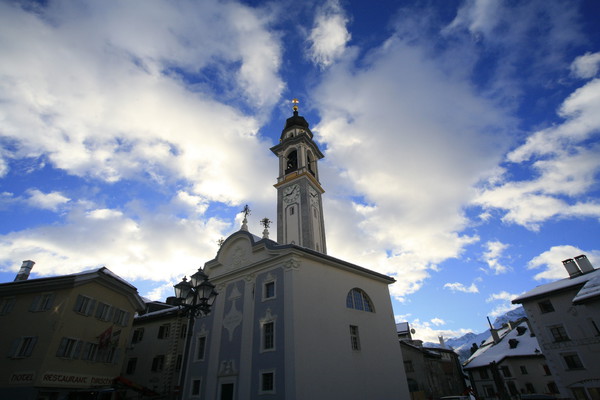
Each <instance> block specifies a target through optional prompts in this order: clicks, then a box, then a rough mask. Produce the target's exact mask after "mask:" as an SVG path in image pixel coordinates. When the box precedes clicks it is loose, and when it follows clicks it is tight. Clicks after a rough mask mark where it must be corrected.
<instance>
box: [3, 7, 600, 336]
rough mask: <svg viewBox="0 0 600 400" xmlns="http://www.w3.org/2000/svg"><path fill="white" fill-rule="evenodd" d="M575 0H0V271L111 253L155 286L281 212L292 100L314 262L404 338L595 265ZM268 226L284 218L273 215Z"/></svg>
mask: <svg viewBox="0 0 600 400" xmlns="http://www.w3.org/2000/svg"><path fill="white" fill-rule="evenodd" d="M599 17H600V9H599V7H598V4H597V2H595V1H592V0H589V1H571V0H569V1H552V2H548V1H543V0H529V1H520V2H513V1H493V2H490V1H479V0H468V1H430V2H423V1H377V2H371V1H341V0H340V1H333V0H331V1H315V2H313V1H303V2H297V1H296V2H294V1H276V2H266V1H211V0H205V1H202V2H196V1H177V2H172V1H149V2H141V1H111V2H104V1H78V2H73V1H44V2H18V1H2V2H0V54H1V55H2V56H1V58H0V145H1V146H0V221H1V222H0V281H2V282H7V281H11V280H12V279H13V278H14V275H15V273H16V271H17V270H18V268H19V266H20V264H21V261H22V260H26V259H31V260H34V261H35V262H36V265H35V267H34V270H33V274H32V277H42V276H48V275H56V274H66V273H72V272H78V271H81V270H84V269H89V268H93V267H97V266H103V265H105V266H107V267H108V268H109V269H111V270H112V271H114V272H115V273H117V274H119V275H120V276H122V277H123V278H125V279H128V280H129V281H131V282H132V283H134V284H135V285H136V286H137V287H138V289H139V291H140V293H141V294H142V295H144V296H147V297H150V298H154V299H164V298H165V297H166V296H169V295H171V293H172V285H173V284H174V283H176V282H178V281H179V280H180V279H181V277H182V276H183V275H189V274H190V273H193V272H194V271H195V270H196V269H197V267H199V266H202V265H203V264H204V263H205V262H206V261H208V260H210V259H212V258H213V257H214V255H215V254H216V251H217V248H218V245H217V241H218V240H219V239H220V238H222V237H227V236H228V235H229V234H231V233H233V232H235V231H236V230H238V229H239V227H240V224H241V216H240V214H239V212H240V211H241V209H242V207H243V205H244V204H246V203H247V204H249V205H250V208H251V209H252V215H251V217H250V221H249V226H250V230H251V231H252V232H254V233H255V234H260V233H261V232H262V227H261V226H260V225H259V221H260V219H262V218H263V217H268V218H270V219H272V220H273V219H275V216H276V215H275V207H276V198H275V195H276V193H275V189H274V188H273V184H274V183H275V182H276V177H277V172H278V170H277V165H278V164H277V159H276V158H275V156H274V155H273V154H272V153H271V152H270V151H269V148H270V147H271V146H272V145H274V144H275V143H276V142H277V140H278V138H279V135H280V133H281V129H282V128H283V124H284V122H285V119H286V118H288V117H289V116H290V115H291V103H290V100H291V99H292V98H298V99H299V100H300V104H299V105H300V114H301V115H304V116H305V118H306V119H307V120H308V121H309V122H310V124H311V129H312V131H313V133H314V134H315V139H316V140H317V141H318V143H319V146H320V147H321V149H322V150H323V152H324V154H325V159H323V160H322V161H321V165H320V175H321V176H320V177H321V183H322V185H323V187H324V188H325V190H326V193H325V195H324V208H325V226H326V234H327V242H328V243H327V247H328V253H329V254H330V255H332V256H334V257H338V258H341V259H344V260H347V261H349V262H353V263H356V264H359V265H361V266H364V267H367V268H371V269H374V270H377V271H379V272H382V273H386V274H389V275H391V276H394V277H395V278H396V279H397V283H396V284H394V285H393V286H391V287H390V291H391V293H392V296H393V305H394V312H395V314H396V318H397V320H398V321H403V320H407V321H409V322H410V323H411V324H412V325H413V327H415V329H416V330H417V332H418V333H417V335H416V336H418V337H419V338H422V339H426V340H430V339H433V338H435V336H436V335H437V334H443V335H445V336H447V337H451V336H457V335H460V334H462V333H464V332H466V331H469V330H474V331H482V330H483V329H485V325H486V319H485V317H486V316H490V317H494V316H496V315H499V314H501V313H502V312H504V311H506V310H508V309H510V307H511V305H510V300H511V299H512V298H514V297H516V296H517V295H519V294H521V293H523V292H524V291H526V290H528V289H531V288H533V287H535V286H537V285H539V284H543V283H545V282H548V281H550V280H554V279H559V278H563V277H565V276H566V272H565V271H564V270H563V267H562V263H561V261H562V260H563V259H566V258H571V257H575V256H577V255H579V254H587V256H588V258H589V259H590V260H591V262H592V263H593V264H595V265H596V266H599V265H600V245H599V243H598V237H600V224H599V219H600V201H599V194H600V187H599V178H600V174H599V172H600V140H599V139H600V137H599V136H600V135H599V133H600V78H599V77H600V74H599V72H598V70H599V67H600V28H599V26H598V25H599V24H598V23H597V22H598V18H599ZM271 231H272V237H274V236H275V229H273V228H272V229H271Z"/></svg>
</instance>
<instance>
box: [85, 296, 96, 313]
mask: <svg viewBox="0 0 600 400" xmlns="http://www.w3.org/2000/svg"><path fill="white" fill-rule="evenodd" d="M94 307H96V300H95V299H92V301H90V303H89V304H88V309H87V310H86V311H85V315H92V313H93V312H94Z"/></svg>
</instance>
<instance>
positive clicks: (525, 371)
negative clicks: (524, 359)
mask: <svg viewBox="0 0 600 400" xmlns="http://www.w3.org/2000/svg"><path fill="white" fill-rule="evenodd" d="M519 369H520V370H521V375H527V368H525V366H524V365H521V366H520V367H519Z"/></svg>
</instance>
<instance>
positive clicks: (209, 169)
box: [0, 1, 283, 203]
mask: <svg viewBox="0 0 600 400" xmlns="http://www.w3.org/2000/svg"><path fill="white" fill-rule="evenodd" d="M259 14H260V13H259V12H258V11H255V10H254V9H252V8H249V7H246V6H243V5H241V4H237V3H235V2H228V3H226V4H221V3H219V2H215V1H203V2H200V3H198V2H179V3H178V4H177V6H174V5H173V4H172V3H170V2H163V1H157V2H153V3H152V5H144V6H141V5H140V4H138V3H127V2H125V3H104V2H93V1H92V2H88V3H86V5H85V7H84V6H81V7H80V6H75V5H74V4H69V3H58V2H50V3H48V5H47V6H46V7H39V9H38V10H37V12H36V13H33V12H26V11H24V10H23V9H21V8H19V7H18V5H12V4H9V3H2V4H0V37H1V38H4V39H6V40H0V52H1V53H2V54H3V55H4V57H3V58H4V59H5V60H6V62H3V63H1V65H0V76H2V79H1V80H0V101H2V104H3V107H2V109H1V110H0V121H2V123H1V125H0V135H2V136H3V137H5V138H7V139H8V140H12V141H14V142H15V143H18V144H19V146H15V149H14V150H12V151H11V152H10V153H9V154H4V157H3V159H6V158H7V157H12V158H23V157H41V156H45V157H47V159H48V160H49V162H50V163H51V164H52V166H53V167H56V168H60V169H63V170H65V171H66V172H67V173H69V174H71V175H77V176H84V177H91V178H94V179H101V180H104V181H107V182H116V181H119V180H123V179H133V180H137V179H139V180H144V179H148V178H150V179H152V180H154V181H155V182H157V183H159V184H165V183H167V184H169V183H173V182H175V181H181V180H184V181H186V182H188V183H190V186H191V189H190V191H191V192H192V193H191V194H193V195H202V196H203V197H205V198H206V199H207V200H218V201H223V202H227V203H237V202H240V201H241V200H242V199H244V198H248V197H249V196H250V194H251V193H252V194H256V193H257V192H258V193H264V192H265V191H257V190H256V188H257V187H268V186H270V184H271V181H270V179H267V177H265V176H264V175H261V174H253V175H250V176H249V175H247V174H246V175H244V174H240V173H239V171H240V170H243V169H244V168H246V167H247V166H248V165H253V166H254V167H255V168H256V170H258V171H261V170H262V171H269V168H268V165H269V163H270V162H271V160H270V159H269V154H268V153H266V152H265V151H264V149H265V148H268V147H269V143H264V142H262V141H261V139H260V138H259V137H257V136H256V133H257V130H258V128H259V126H260V122H259V121H260V120H263V119H264V118H265V116H266V115H267V114H268V113H267V112H266V111H268V110H270V107H272V106H273V105H274V104H275V103H276V102H277V101H278V99H279V97H280V94H281V91H282V90H283V83H282V81H281V78H280V77H279V76H278V68H279V65H280V58H281V44H280V42H279V39H278V38H277V37H276V36H274V35H273V34H271V33H269V31H268V30H267V25H268V23H269V21H268V20H266V19H265V18H264V16H263V15H259ZM16 37H18V38H19V40H18V41H16V40H13V38H16ZM232 77H233V79H232ZM187 80H190V81H191V82H188V81H187ZM232 98H237V99H239V100H238V101H234V102H233V103H234V104H235V103H237V104H241V105H244V106H245V107H244V108H246V109H248V108H249V109H252V110H255V111H256V116H253V115H245V114H243V113H242V112H241V111H240V110H238V109H236V108H235V107H232V106H226V105H223V104H222V103H221V101H222V100H223V99H225V100H228V101H230V100H231V99H232ZM239 108H242V107H239ZM7 151H8V150H5V152H7ZM4 170H6V167H5V168H4ZM4 173H5V172H4ZM269 178H270V177H269ZM259 200H260V201H263V200H264V198H261V199H259Z"/></svg>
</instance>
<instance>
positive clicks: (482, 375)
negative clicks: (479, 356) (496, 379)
mask: <svg viewBox="0 0 600 400" xmlns="http://www.w3.org/2000/svg"><path fill="white" fill-rule="evenodd" d="M479 377H480V378H481V379H490V376H489V375H488V371H487V368H481V369H480V370H479Z"/></svg>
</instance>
